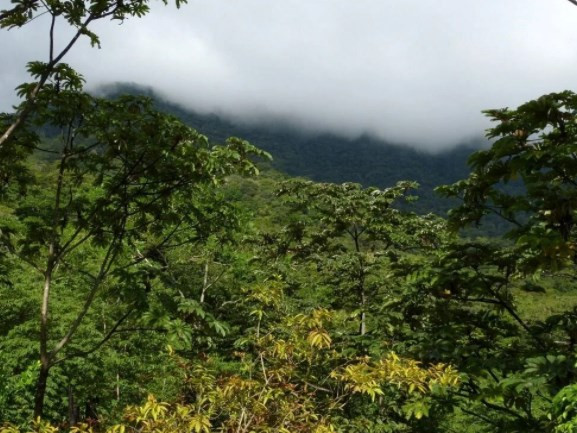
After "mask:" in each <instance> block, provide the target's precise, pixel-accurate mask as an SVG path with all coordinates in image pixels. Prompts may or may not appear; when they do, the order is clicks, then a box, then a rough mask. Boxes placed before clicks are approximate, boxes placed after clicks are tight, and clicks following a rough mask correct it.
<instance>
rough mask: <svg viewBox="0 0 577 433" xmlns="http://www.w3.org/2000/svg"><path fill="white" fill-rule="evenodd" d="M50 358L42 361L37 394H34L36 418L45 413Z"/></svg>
mask: <svg viewBox="0 0 577 433" xmlns="http://www.w3.org/2000/svg"><path fill="white" fill-rule="evenodd" d="M47 361H48V360H46V361H44V360H43V361H41V363H40V373H39V374H38V381H37V382H36V395H35V396H34V419H37V418H42V415H43V414H44V398H45V397H46V385H47V384H48V373H49V372H50V366H49V365H48V362H47Z"/></svg>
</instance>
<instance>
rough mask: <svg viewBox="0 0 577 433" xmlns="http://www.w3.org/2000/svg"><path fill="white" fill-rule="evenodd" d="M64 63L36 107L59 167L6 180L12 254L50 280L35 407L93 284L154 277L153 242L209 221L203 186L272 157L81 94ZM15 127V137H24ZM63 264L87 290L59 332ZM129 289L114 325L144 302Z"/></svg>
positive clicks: (190, 232) (135, 104)
mask: <svg viewBox="0 0 577 433" xmlns="http://www.w3.org/2000/svg"><path fill="white" fill-rule="evenodd" d="M69 73H70V79H69V80H67V81H64V82H63V83H61V87H60V88H57V86H56V85H46V86H45V87H44V89H43V92H42V94H41V95H40V96H41V97H39V98H37V100H36V101H37V108H36V112H35V113H34V116H33V117H30V119H31V120H33V121H34V123H35V124H37V125H52V126H54V127H58V128H59V129H60V130H61V134H62V135H61V137H62V142H61V146H60V148H59V149H57V150H56V152H57V154H58V159H57V160H56V161H55V163H54V166H55V167H54V168H55V169H54V171H52V170H49V171H48V173H47V175H46V176H41V175H40V176H38V177H37V178H36V179H31V180H30V181H29V182H28V183H27V185H26V189H25V191H23V193H22V194H20V193H18V192H15V191H12V190H11V189H10V183H8V184H7V186H6V188H7V189H6V190H5V194H6V195H7V196H11V197H12V198H13V201H11V202H9V206H11V207H12V216H11V218H8V219H6V220H4V221H3V223H2V228H1V233H2V237H1V238H2V245H3V247H4V248H5V249H6V251H7V252H8V254H10V255H12V256H14V257H16V258H18V259H19V260H20V261H21V262H23V263H26V264H27V266H28V267H29V269H30V270H31V271H35V272H37V273H38V274H39V275H40V276H41V277H42V280H43V281H42V283H41V284H42V287H43V289H42V292H43V295H42V305H41V315H40V327H39V332H40V336H39V342H40V373H39V379H38V383H37V388H36V403H35V416H40V415H41V414H42V410H43V402H44V396H45V390H46V383H47V380H48V375H49V371H50V369H51V368H52V367H53V366H54V365H56V364H58V363H60V362H62V360H63V359H66V358H67V357H70V356H72V354H66V355H62V352H63V351H64V350H65V349H66V347H67V346H68V345H69V343H70V341H71V340H72V338H73V337H74V336H75V334H76V333H77V331H78V329H79V327H80V325H81V324H82V321H83V319H84V318H85V316H86V314H87V312H88V310H89V309H90V307H91V305H92V303H93V301H94V298H95V296H96V294H97V293H98V292H99V291H100V290H102V288H103V287H104V286H107V285H111V284H112V285H118V286H119V287H122V286H123V285H126V284H128V283H130V282H131V281H132V280H133V279H134V276H135V274H136V275H137V276H138V277H139V278H141V279H144V280H146V279H147V278H153V276H150V275H148V274H147V272H146V270H145V269H142V268H143V266H144V265H145V264H146V262H147V261H149V260H151V258H152V257H153V256H154V254H155V252H157V251H158V250H161V249H163V248H166V247H168V246H169V245H170V244H171V243H178V244H186V243H189V242H194V241H195V240H196V239H198V238H199V237H200V234H199V232H200V227H202V225H203V223H204V222H203V221H202V219H203V214H202V209H201V208H200V207H199V206H198V203H197V200H196V199H197V196H198V195H199V193H200V192H201V191H202V189H203V188H206V187H207V186H208V185H210V184H212V183H215V182H218V180H219V179H222V178H223V177H224V176H226V175H228V174H230V173H233V172H241V173H255V172H256V168H255V166H254V165H253V163H252V162H251V161H250V160H249V159H248V157H249V156H251V155H256V156H259V155H260V156H265V154H264V153H263V152H260V151H258V150H257V149H256V148H254V147H252V146H251V145H249V144H248V143H247V142H244V141H242V140H239V139H231V140H230V141H229V143H228V145H227V146H212V145H210V144H209V142H208V140H207V139H206V137H204V136H202V135H200V134H198V133H197V132H196V131H194V130H192V129H190V128H188V127H187V126H185V125H183V124H182V123H180V122H179V121H178V120H177V119H175V118H172V117H170V116H167V115H164V114H161V113H158V112H156V111H154V110H153V109H152V107H151V102H150V101H148V100H146V99H141V98H131V97H125V98H120V99H118V100H116V101H107V100H99V99H96V98H93V97H91V96H89V95H87V94H85V93H83V92H82V89H81V87H80V85H79V84H78V83H79V82H80V78H79V77H77V76H75V75H74V73H73V72H71V71H69ZM62 75H63V74H61V79H62ZM75 79H76V81H75ZM30 86H31V87H32V86H35V85H34V84H32V85H30ZM25 90H26V87H24V88H23V91H25ZM48 101H49V102H48ZM41 104H42V105H41ZM40 107H43V108H42V109H41V108H40ZM20 134H21V133H20V132H19V131H16V132H15V133H14V135H12V137H15V139H16V140H18V137H20V136H21V135H20ZM205 235H206V234H203V236H205ZM86 261H88V262H86ZM62 271H65V272H64V274H63V277H62V278H64V280H67V281H69V284H77V285H78V287H77V289H78V290H81V291H83V292H84V293H85V299H84V303H83V306H82V307H81V308H80V309H79V310H78V311H77V315H76V317H75V319H74V320H73V321H72V322H71V323H69V324H68V325H67V328H68V329H67V331H66V332H65V333H64V334H63V335H61V336H60V337H58V338H57V339H56V340H54V338H55V337H56V336H55V335H51V334H50V329H51V326H53V325H52V322H51V320H50V316H51V310H50V298H51V296H52V295H53V291H54V290H55V289H56V290H57V288H58V283H56V280H55V278H57V276H58V275H59V273H61V272H62ZM143 284H144V287H145V288H146V281H144V282H143ZM128 296H131V297H132V299H133V301H132V304H131V305H132V306H131V307H129V308H128V309H127V311H125V313H124V314H122V315H121V316H120V317H119V318H118V321H117V323H116V324H115V325H114V326H112V328H111V330H110V332H109V335H112V333H113V332H114V331H115V330H116V329H117V328H118V326H119V325H120V324H121V323H122V322H123V321H124V320H126V318H127V317H128V316H130V315H131V314H132V313H133V311H134V310H135V309H136V308H137V306H138V303H139V299H138V296H136V294H132V295H128ZM141 296H144V293H141ZM109 335H107V336H106V337H105V339H104V341H105V340H106V339H107V338H109ZM104 341H103V342H104ZM103 342H102V343H103ZM102 343H99V344H98V345H97V346H98V347H99V346H100V345H101V344H102ZM94 349H96V348H94Z"/></svg>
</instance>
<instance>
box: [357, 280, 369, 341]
mask: <svg viewBox="0 0 577 433" xmlns="http://www.w3.org/2000/svg"><path fill="white" fill-rule="evenodd" d="M366 303H367V299H366V295H365V290H364V288H363V287H361V314H360V321H361V323H360V325H359V333H360V334H361V336H363V335H365V334H366V332H367V313H366V312H365V306H366Z"/></svg>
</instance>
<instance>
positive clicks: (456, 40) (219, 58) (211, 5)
mask: <svg viewBox="0 0 577 433" xmlns="http://www.w3.org/2000/svg"><path fill="white" fill-rule="evenodd" d="M4 2H7V0H0V8H2V7H3V4H2V3H4ZM46 18H47V17H42V18H39V19H37V20H34V21H33V22H32V23H30V24H28V25H27V26H25V27H23V28H21V29H13V30H10V31H7V30H0V47H2V52H3V58H2V60H0V110H2V111H6V110H9V109H10V107H11V105H12V104H14V103H16V102H17V99H16V98H15V96H14V95H15V94H14V88H15V87H16V86H17V85H18V84H19V83H21V82H23V81H26V80H27V76H26V73H25V64H26V62H27V61H30V60H46V58H47V55H48V36H47V35H48V27H49V24H50V22H49V20H48V19H46ZM93 29H94V31H96V33H98V34H99V35H100V37H101V42H102V48H101V49H97V48H91V47H90V46H89V44H88V43H87V41H80V43H78V44H77V45H76V46H74V48H73V49H72V51H71V52H70V53H69V55H67V56H66V58H65V61H66V62H68V63H70V64H71V65H72V66H73V67H75V68H76V69H77V70H78V71H79V72H81V73H82V74H83V75H84V77H85V78H86V80H87V87H88V88H89V89H94V88H96V87H98V86H100V85H103V84H106V83H111V82H116V81H123V82H132V83H138V84H142V85H146V86H152V87H153V88H154V89H156V90H157V91H158V92H159V93H160V94H161V95H163V96H164V97H166V98H167V99H169V100H171V101H174V102H176V103H178V104H180V105H183V106H184V107H187V108H190V109H193V110H196V111H199V112H203V113H209V112H214V113H217V114H220V115H222V116H224V117H227V118H229V119H231V120H233V121H235V122H241V123H258V122H263V121H265V122H277V121H281V122H284V123H287V124H289V125H293V126H296V127H298V128H302V129H303V130H304V131H310V132H331V133H334V134H337V135H343V136H346V137H351V138H354V137H356V136H358V135H361V134H369V135H373V136H376V137H379V138H382V139H385V140H388V141H391V142H395V143H399V144H408V145H411V146H414V147H417V148H421V149H429V150H438V149H443V148H448V147H451V146H453V145H455V144H458V143H461V142H464V141H468V140H471V139H473V138H475V137H479V136H482V135H483V133H484V130H485V129H486V128H487V127H489V126H490V123H489V122H488V121H487V120H486V119H485V118H484V116H483V115H482V114H481V110H483V109H488V108H501V107H511V108H513V107H516V106H517V105H519V104H521V103H523V102H525V101H527V100H530V99H533V98H536V97H538V96H540V95H542V94H545V93H550V92H555V91H562V90H566V89H569V90H576V91H577V7H575V6H573V5H572V4H571V3H569V2H568V1H567V0H420V1H418V0H312V1H311V0H189V2H188V4H187V5H184V6H182V7H181V9H179V10H177V9H176V8H175V7H174V6H169V7H165V6H163V5H162V3H161V2H159V1H158V2H157V1H152V10H151V12H150V14H149V15H147V16H146V17H144V18H139V19H137V18H134V19H129V20H126V21H124V22H123V23H122V24H119V23H113V22H99V23H96V25H95V26H94V28H93ZM56 30H57V35H58V40H57V46H62V45H63V44H64V43H65V41H66V40H67V37H69V36H70V32H69V29H67V28H66V26H65V23H64V22H60V23H58V26H57V28H56Z"/></svg>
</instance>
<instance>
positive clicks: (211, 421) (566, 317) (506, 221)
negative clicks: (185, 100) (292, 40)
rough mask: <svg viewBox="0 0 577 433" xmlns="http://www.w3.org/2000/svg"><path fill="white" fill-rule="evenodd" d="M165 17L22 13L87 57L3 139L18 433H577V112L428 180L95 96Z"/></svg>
mask: <svg viewBox="0 0 577 433" xmlns="http://www.w3.org/2000/svg"><path fill="white" fill-rule="evenodd" d="M183 3H185V2H184V1H182V0H181V1H178V0H177V1H176V6H181V4H183ZM147 4H148V2H147V1H143V0H125V1H118V2H117V1H111V0H90V1H58V0H50V1H49V0H46V1H36V0H13V1H12V2H11V3H10V5H9V6H8V8H7V9H4V10H1V11H0V26H1V27H2V28H3V29H11V30H10V31H18V30H19V28H20V27H22V26H25V25H27V24H28V23H29V22H30V20H32V19H33V18H34V17H35V16H36V15H37V14H39V13H48V14H49V15H51V16H52V17H53V19H56V17H59V18H63V19H65V20H66V22H67V23H68V24H69V25H70V26H71V27H72V28H74V29H75V31H76V33H75V36H73V37H72V38H71V40H70V44H69V45H65V48H64V49H63V51H61V52H58V51H57V50H52V49H51V51H50V55H49V60H48V61H47V62H40V61H33V62H30V63H29V64H28V72H29V73H30V76H31V81H30V82H29V83H25V84H22V85H21V86H20V87H19V88H18V89H17V92H18V94H19V96H20V97H21V103H20V105H18V106H16V107H15V109H14V111H13V112H10V113H3V114H1V115H0V131H1V132H2V136H1V138H0V432H1V433H24V432H39V433H56V432H58V431H60V432H71V433H89V432H90V433H97V432H108V433H125V432H138V433H185V432H187V433H188V432H194V433H210V432H222V433H224V432H235V433H253V432H254V433H269V432H271V433H272V432H276V433H293V432H295V433H296V432H298V433H307V432H310V433H332V432H343V433H361V432H362V433H389V432H390V433H393V432H407V433H408V432H414V433H433V432H439V433H441V432H443V433H444V432H447V433H451V432H459V433H461V432H470V433H481V432H495V433H501V432H511V433H515V432H519V433H521V432H523V433H530V432H534V433H537V432H539V433H541V432H551V433H570V432H576V431H577V382H576V377H577V366H576V363H577V354H576V344H577V308H576V307H577V268H576V263H577V228H576V227H575V218H576V214H577V95H576V94H575V93H573V92H571V91H563V92H558V93H551V94H547V95H544V96H540V97H539V96H538V95H536V96H537V97H536V99H534V100H532V101H529V102H526V103H524V104H522V105H520V106H518V107H517V108H514V109H490V110H487V111H485V113H484V114H485V115H486V116H488V118H490V119H491V121H492V127H491V129H489V130H488V131H487V137H488V141H487V143H485V144H482V145H478V146H477V147H476V148H475V149H473V148H472V147H471V146H472V145H471V144H470V143H469V144H467V145H464V146H462V147H459V148H457V149H455V150H453V151H452V152H449V153H447V154H446V155H440V154H437V155H427V154H423V153H420V152H417V151H413V150H410V149H405V148H394V147H390V146H389V147H387V146H388V145H386V144H383V143H378V142H376V141H375V140H373V139H370V138H366V141H364V142H363V143H362V144H360V145H359V146H358V147H356V148H355V147H347V144H346V143H345V142H344V141H343V140H341V142H340V144H339V139H338V138H336V137H330V136H322V137H320V138H319V137H317V138H314V139H313V138H307V137H304V138H303V137H301V138H300V139H298V138H295V137H296V136H295V135H294V134H293V132H291V131H286V130H273V131H271V130H270V129H269V130H265V129H258V128H252V129H250V128H248V129H247V128H246V127H244V129H242V128H240V129H241V130H240V131H239V130H235V129H234V128H232V129H231V127H230V125H229V126H227V125H226V122H224V121H221V120H220V119H218V118H216V117H214V116H213V117H210V116H207V117H203V116H200V115H198V114H195V113H191V112H186V111H185V110H184V109H181V108H179V107H177V106H175V105H172V104H171V103H170V102H169V101H166V100H162V99H161V98H158V97H155V95H154V94H149V93H147V92H143V91H142V89H140V90H139V89H135V88H134V87H131V86H126V85H115V86H114V89H115V90H114V91H113V92H105V94H98V92H87V91H86V90H85V88H84V79H83V77H82V75H81V74H80V73H79V72H77V71H75V70H74V69H73V68H72V67H70V66H69V65H68V64H66V63H64V62H63V58H64V57H65V55H66V54H67V51H68V50H69V49H70V47H71V46H72V45H73V44H74V43H75V41H76V40H77V39H78V38H88V39H89V40H90V41H91V42H92V43H93V44H94V45H98V44H99V40H98V36H97V35H96V34H95V33H93V32H92V30H91V27H90V26H91V24H92V22H93V21H97V20H101V19H102V20H106V19H120V20H121V19H124V18H127V17H139V16H141V15H144V14H146V13H147V12H148V6H147ZM2 7H6V6H5V5H2ZM53 22H54V21H53ZM50 37H52V33H50ZM51 47H52V44H51ZM143 93H144V94H143ZM203 127H204V128H205V130H204V131H203ZM243 131H244V132H245V134H243ZM229 134H234V135H239V137H236V136H231V137H227V136H228V135H229ZM247 139H249V140H250V142H249V141H247ZM283 140H284V141H283ZM311 140H317V142H322V143H325V144H319V145H318V146H316V145H310V142H311ZM359 140H360V139H359ZM331 141H334V142H336V143H337V144H336V147H334V148H332V147H331V146H330V143H331ZM285 142H286V143H293V145H294V147H292V148H291V147H290V145H289V144H285ZM294 143H296V144H294ZM357 144H358V143H357ZM299 149H300V150H299ZM303 149H308V152H309V153H310V155H308V156H307V157H304V156H303V152H305V150H303ZM335 149H337V150H335ZM350 149H356V152H357V154H358V155H362V157H360V158H357V159H354V155H353V156H352V151H351V150H350ZM383 149H386V151H385V150H383ZM395 149H396V150H395ZM277 153H278V154H279V155H280V156H279V158H278V159H277V155H276V154H277ZM395 158H396V159H395ZM444 158H445V159H444ZM465 160H467V161H468V162H467V164H468V165H465ZM447 161H449V162H447ZM451 161H452V162H451ZM417 163H418V164H420V165H417V167H421V168H415V164H417ZM299 164H300V165H299ZM339 164H341V165H339ZM427 164H428V165H427ZM461 164H462V165H461ZM339 167H342V168H339ZM387 167H389V169H388V168H387ZM422 167H427V168H425V169H423V168H422ZM431 167H433V168H431ZM435 167H436V169H435ZM443 167H445V168H443ZM449 167H450V169H449ZM351 173H353V174H351ZM354 173H356V176H358V177H356V178H355V177H354V176H355V175H354ZM411 173H415V176H410V174H411ZM427 173H430V174H431V176H432V177H426V176H425V175H426V174H427ZM405 176H406V177H405ZM419 176H420V177H419ZM415 178H416V179H415ZM419 183H422V184H424V188H421V189H420V188H419ZM433 189H434V190H435V191H434V192H433ZM421 192H422V193H421ZM420 195H423V196H424V199H421V198H420V197H419V196H420Z"/></svg>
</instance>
